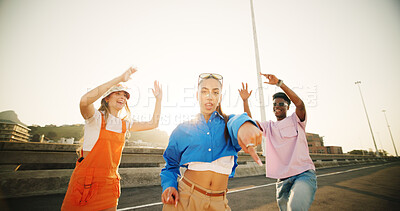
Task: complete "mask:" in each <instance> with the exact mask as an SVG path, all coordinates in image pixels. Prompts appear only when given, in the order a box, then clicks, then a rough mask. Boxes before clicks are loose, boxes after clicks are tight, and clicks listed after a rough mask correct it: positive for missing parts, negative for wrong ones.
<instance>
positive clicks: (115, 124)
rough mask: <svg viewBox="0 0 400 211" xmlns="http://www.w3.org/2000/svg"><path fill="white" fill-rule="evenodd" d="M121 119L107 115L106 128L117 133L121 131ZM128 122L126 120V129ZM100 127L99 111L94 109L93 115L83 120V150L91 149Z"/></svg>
mask: <svg viewBox="0 0 400 211" xmlns="http://www.w3.org/2000/svg"><path fill="white" fill-rule="evenodd" d="M122 121H125V120H121V119H120V118H118V117H115V116H113V115H111V114H109V115H108V120H107V124H106V130H108V131H113V132H117V133H121V132H122ZM130 126H131V125H130V123H129V122H128V121H126V130H127V131H128V130H129V128H130ZM100 129H101V113H100V111H98V110H95V111H94V115H93V116H92V117H91V118H89V119H87V120H85V131H84V135H83V146H82V147H83V151H91V150H92V149H93V147H94V145H95V144H96V142H97V139H99V135H100Z"/></svg>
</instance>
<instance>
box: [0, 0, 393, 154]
mask: <svg viewBox="0 0 400 211" xmlns="http://www.w3.org/2000/svg"><path fill="white" fill-rule="evenodd" d="M254 8H255V17H256V26H257V35H258V41H259V50H260V61H261V71H262V72H263V73H272V74H275V75H276V76H277V77H278V78H280V79H282V80H283V81H284V82H285V83H286V84H287V85H288V86H289V87H291V88H293V90H294V91H295V92H296V93H297V94H298V95H299V96H300V97H301V98H302V99H303V101H304V102H305V103H306V106H307V115H308V125H307V128H306V130H307V132H311V133H318V134H320V135H321V136H324V139H325V145H333V146H342V147H343V150H344V151H345V152H347V151H350V150H352V149H366V150H368V149H369V148H374V147H373V141H372V137H371V134H370V131H369V127H368V123H367V119H366V115H365V113H364V109H363V106H362V102H361V98H360V94H359V91H358V88H357V86H356V85H355V84H354V82H355V81H358V80H360V81H362V84H361V89H362V92H363V95H364V100H365V103H366V106H367V111H368V114H369V118H370V120H371V125H372V129H373V132H374V135H375V139H376V142H377V145H378V148H380V149H381V148H383V149H385V150H386V151H388V152H389V153H391V154H394V149H393V145H392V143H391V139H390V136H389V132H388V128H387V125H386V122H385V119H384V116H383V113H382V109H386V110H387V117H388V120H389V123H390V125H391V130H392V133H393V137H394V140H395V144H396V145H397V150H398V151H399V152H400V150H399V149H400V118H399V117H400V111H399V109H398V105H399V99H398V98H399V90H400V3H399V1H397V0H379V1H377V0H332V1H328V0H305V1H296V0H287V1H267V0H254ZM131 65H133V66H136V67H138V69H139V71H138V72H137V73H135V74H134V75H133V77H132V80H131V81H129V82H127V83H126V85H127V86H129V87H130V88H131V91H132V98H131V99H130V100H129V105H130V108H131V110H132V112H133V115H134V117H135V119H138V120H147V119H149V118H150V116H151V114H152V112H153V108H154V98H152V93H151V91H150V90H149V88H151V87H152V85H153V81H154V80H159V81H160V83H161V84H162V86H163V89H164V95H163V108H162V119H161V124H160V126H159V128H160V129H161V130H165V131H167V132H168V133H170V132H171V131H172V130H173V129H174V128H175V127H176V125H177V124H178V123H180V122H181V121H183V120H187V119H189V118H190V117H191V116H193V115H194V114H196V113H198V112H199V108H198V106H197V103H196V98H195V97H194V94H195V91H196V83H197V76H198V74H199V73H201V72H217V73H220V74H222V75H223V76H224V100H223V105H222V107H223V110H224V111H225V113H228V114H231V113H241V112H243V106H242V103H241V101H240V100H239V95H238V91H237V89H238V88H240V87H241V82H248V83H249V87H250V89H253V90H255V89H257V78H256V65H255V58H254V44H253V34H252V25H251V15H250V3H249V0H202V1H184V0H146V1H139V0H125V1H97V0H96V1H94V0H92V1H88V0H69V1H61V0H1V1H0V90H1V91H0V98H1V102H0V112H1V111H5V110H14V111H15V112H16V113H17V114H18V116H19V119H20V120H21V121H22V122H24V123H25V124H27V125H32V124H38V125H42V126H43V125H46V124H56V125H63V124H76V123H79V124H82V123H84V121H83V118H82V117H81V115H80V113H79V108H78V104H79V100H80V97H81V96H82V95H83V94H84V93H85V92H86V91H87V90H89V89H91V88H94V87H96V86H98V85H100V84H101V83H104V82H106V81H108V80H110V79H112V78H114V77H116V76H118V75H120V74H122V73H123V72H124V70H126V69H127V68H128V67H129V66H131ZM276 91H280V90H279V89H278V88H276V87H275V86H270V85H264V95H265V96H264V97H265V102H266V114H267V115H266V119H267V120H275V117H274V115H273V113H272V106H271V96H272V94H274V93H275V92H276ZM250 103H251V110H252V113H253V116H254V117H255V119H258V120H259V119H261V117H260V110H259V106H258V105H259V100H258V93H254V92H253V94H252V96H251V98H250ZM98 105H99V104H98V103H96V107H98ZM289 111H291V112H293V111H294V107H291V108H290V110H289Z"/></svg>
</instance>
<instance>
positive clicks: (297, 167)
mask: <svg viewBox="0 0 400 211" xmlns="http://www.w3.org/2000/svg"><path fill="white" fill-rule="evenodd" d="M306 122H307V119H306V120H304V121H303V122H301V121H300V119H299V117H297V115H296V113H295V112H294V113H293V114H292V115H290V116H288V117H286V118H285V119H283V120H281V121H276V122H273V121H266V122H261V123H260V126H261V128H262V130H263V135H264V136H265V138H266V141H265V143H266V145H265V150H266V157H265V160H266V165H265V166H266V176H267V177H270V178H275V179H283V178H287V177H291V176H293V175H296V174H300V173H302V172H304V171H307V170H309V169H314V170H315V166H314V163H313V162H312V160H311V158H310V155H309V153H308V143H307V138H306V132H305V127H306Z"/></svg>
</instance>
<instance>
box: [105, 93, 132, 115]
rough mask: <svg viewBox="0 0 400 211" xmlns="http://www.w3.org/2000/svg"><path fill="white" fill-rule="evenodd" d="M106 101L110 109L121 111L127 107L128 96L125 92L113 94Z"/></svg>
mask: <svg viewBox="0 0 400 211" xmlns="http://www.w3.org/2000/svg"><path fill="white" fill-rule="evenodd" d="M105 100H106V101H107V102H108V107H109V109H115V110H117V111H120V110H121V109H123V108H124V107H125V105H126V101H127V94H126V92H124V91H119V92H113V93H111V94H110V95H108V96H107V97H106V99H105Z"/></svg>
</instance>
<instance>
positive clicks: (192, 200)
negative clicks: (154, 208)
mask: <svg viewBox="0 0 400 211" xmlns="http://www.w3.org/2000/svg"><path fill="white" fill-rule="evenodd" d="M185 180H186V181H188V182H189V183H191V184H192V186H191V187H190V186H188V185H186V184H185V183H184V182H183V181H182V180H180V181H179V183H178V192H179V202H178V207H175V205H173V204H164V206H163V211H170V210H178V211H184V210H188V211H189V210H190V211H196V210H207V211H214V210H215V211H223V210H225V211H230V210H231V208H230V207H229V206H228V199H226V192H225V195H224V196H206V195H204V194H203V193H200V192H198V191H197V190H194V186H196V187H198V188H200V189H202V190H204V191H206V192H209V193H213V192H214V193H215V192H217V193H220V192H221V191H212V190H208V189H205V188H203V187H201V186H199V185H195V184H194V183H193V182H192V181H190V180H188V179H187V178H185Z"/></svg>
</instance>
